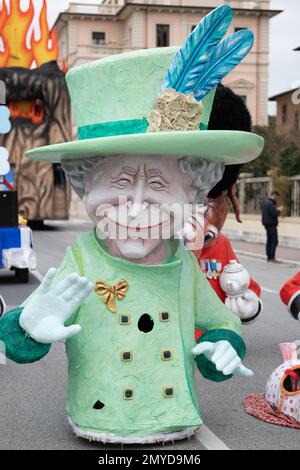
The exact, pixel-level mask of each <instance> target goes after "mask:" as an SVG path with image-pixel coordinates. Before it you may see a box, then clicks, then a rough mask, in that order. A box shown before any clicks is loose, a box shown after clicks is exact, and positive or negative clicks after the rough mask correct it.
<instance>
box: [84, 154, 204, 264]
mask: <svg viewBox="0 0 300 470" xmlns="http://www.w3.org/2000/svg"><path fill="white" fill-rule="evenodd" d="M195 197H196V190H195V189H194V188H193V187H192V176H191V175H190V174H188V173H183V172H182V170H181V169H180V166H179V157H178V158H176V157H171V156H168V157H166V156H163V157H162V156H152V155H122V156H117V155H113V156H109V157H107V158H105V159H104V160H103V161H101V162H99V164H98V165H96V167H95V168H94V169H93V171H92V174H91V175H90V176H89V178H88V180H87V184H86V195H85V196H84V199H83V200H84V203H85V206H86V210H87V212H88V214H89V216H90V218H91V219H92V220H93V221H94V222H95V223H96V224H97V227H98V228H99V229H100V230H101V232H104V233H105V234H106V235H107V237H108V239H109V240H110V245H111V244H113V245H114V246H115V247H116V248H117V251H118V252H120V254H121V255H122V256H124V257H126V258H132V259H143V258H145V257H147V256H148V255H149V254H150V253H151V252H153V251H154V250H156V249H157V248H158V246H159V245H160V244H161V243H162V239H165V238H170V237H171V236H172V235H174V233H175V232H177V230H179V229H180V228H182V226H183V223H184V222H185V220H186V218H187V217H188V215H189V213H188V210H187V211H186V212H187V213H186V214H184V211H183V208H184V207H185V205H188V207H189V206H190V203H191V202H193V201H194V200H195Z"/></svg>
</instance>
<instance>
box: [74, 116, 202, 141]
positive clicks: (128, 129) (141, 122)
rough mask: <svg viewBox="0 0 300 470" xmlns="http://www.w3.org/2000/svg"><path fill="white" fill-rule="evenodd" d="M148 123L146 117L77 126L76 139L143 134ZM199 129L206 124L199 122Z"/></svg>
mask: <svg viewBox="0 0 300 470" xmlns="http://www.w3.org/2000/svg"><path fill="white" fill-rule="evenodd" d="M148 126H149V123H148V121H147V119H145V118H144V119H128V120H126V121H111V122H102V123H100V124H90V125H88V126H82V127H79V128H78V140H88V139H95V138H98V137H111V136H117V135H129V134H145V133H146V132H147V129H148ZM200 130H207V126H206V125H205V124H203V123H201V124H200Z"/></svg>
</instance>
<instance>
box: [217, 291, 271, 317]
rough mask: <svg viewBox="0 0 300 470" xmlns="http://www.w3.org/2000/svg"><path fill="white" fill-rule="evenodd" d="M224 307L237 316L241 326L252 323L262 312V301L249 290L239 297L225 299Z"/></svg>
mask: <svg viewBox="0 0 300 470" xmlns="http://www.w3.org/2000/svg"><path fill="white" fill-rule="evenodd" d="M225 305H226V307H227V308H228V309H229V310H230V311H231V312H232V313H234V314H235V315H238V317H239V318H240V320H241V322H242V324H243V325H250V324H251V323H254V322H255V321H256V320H258V318H259V317H260V315H261V314H262V312H263V302H262V300H261V299H260V298H259V297H258V296H257V295H256V293H255V292H253V291H252V290H250V289H247V290H246V292H244V293H243V294H242V295H240V296H239V297H226V299H225Z"/></svg>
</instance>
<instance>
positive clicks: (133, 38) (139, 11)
mask: <svg viewBox="0 0 300 470" xmlns="http://www.w3.org/2000/svg"><path fill="white" fill-rule="evenodd" d="M222 3H228V4H230V6H231V7H232V9H233V11H234V21H233V24H232V26H231V31H230V33H232V32H233V31H234V30H238V29H241V28H246V27H247V28H250V29H251V30H252V31H253V33H254V35H255V44H254V47H253V49H252V52H251V53H250V54H249V56H248V57H247V58H246V59H245V61H244V62H243V63H242V64H241V65H240V66H239V67H237V68H236V69H235V70H234V72H232V73H231V74H230V75H229V76H228V77H226V80H225V81H224V83H225V84H226V85H228V86H230V87H231V88H232V89H233V90H234V91H235V92H236V93H237V94H238V95H240V96H242V97H243V98H244V100H245V101H246V103H247V105H248V106H249V108H250V110H251V114H252V118H253V123H254V124H258V125H267V124H268V114H267V106H268V62H269V20H270V19H271V18H272V17H273V16H275V15H277V14H278V13H280V11H278V10H271V9H270V1H269V0H256V1H243V0H233V1H225V2H224V1H222V0H104V1H103V3H100V2H99V5H95V4H78V3H76V4H75V3H71V4H70V6H69V8H68V10H66V11H65V12H63V13H61V14H60V15H59V17H58V19H57V21H56V28H57V31H58V35H59V46H60V59H61V60H62V59H65V60H66V63H67V65H68V67H70V68H71V67H74V66H76V65H80V64H83V63H86V62H89V61H92V60H95V59H99V58H102V57H106V56H107V55H111V54H118V53H121V52H126V51H131V50H135V49H144V48H148V47H157V46H160V47H163V46H175V45H181V44H182V43H183V42H184V41H185V38H186V36H187V35H188V34H189V33H190V32H191V30H192V29H193V27H194V26H195V25H196V24H197V23H198V22H199V20H200V19H201V18H202V17H203V16H205V15H206V14H207V13H208V12H209V11H210V10H211V9H212V8H214V7H217V6H219V5H220V4H222Z"/></svg>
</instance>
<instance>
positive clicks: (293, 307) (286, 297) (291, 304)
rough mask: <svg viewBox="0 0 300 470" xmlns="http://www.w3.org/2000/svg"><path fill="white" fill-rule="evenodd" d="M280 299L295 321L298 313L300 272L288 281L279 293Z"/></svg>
mask: <svg viewBox="0 0 300 470" xmlns="http://www.w3.org/2000/svg"><path fill="white" fill-rule="evenodd" d="M280 298H281V300H282V302H283V303H284V304H285V305H286V306H287V308H288V311H289V312H290V314H291V315H292V316H293V317H294V318H295V319H296V320H297V319H298V318H299V312H300V272H299V273H297V274H296V275H295V276H294V277H292V278H291V279H289V280H288V281H287V282H286V283H285V284H284V286H283V287H282V289H281V291H280Z"/></svg>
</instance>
